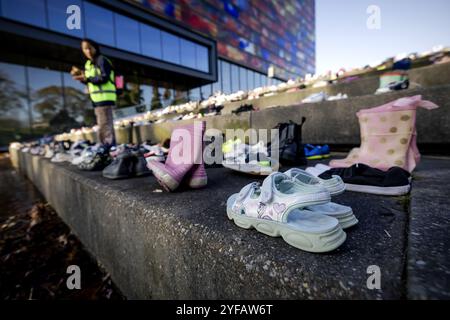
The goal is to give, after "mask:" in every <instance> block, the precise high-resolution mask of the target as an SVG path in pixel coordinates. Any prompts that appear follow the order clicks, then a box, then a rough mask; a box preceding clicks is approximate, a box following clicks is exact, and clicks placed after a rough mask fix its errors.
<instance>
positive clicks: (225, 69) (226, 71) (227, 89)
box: [220, 61, 231, 94]
mask: <svg viewBox="0 0 450 320" xmlns="http://www.w3.org/2000/svg"><path fill="white" fill-rule="evenodd" d="M220 64H221V66H222V89H223V92H224V93H225V94H228V93H231V73H230V64H229V63H228V62H225V61H220Z"/></svg>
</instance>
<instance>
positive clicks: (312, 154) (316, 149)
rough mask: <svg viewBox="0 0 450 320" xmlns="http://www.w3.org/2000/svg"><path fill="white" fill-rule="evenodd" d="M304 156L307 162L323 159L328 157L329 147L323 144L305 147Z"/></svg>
mask: <svg viewBox="0 0 450 320" xmlns="http://www.w3.org/2000/svg"><path fill="white" fill-rule="evenodd" d="M305 156H306V159H308V160H317V159H325V158H329V157H330V147H329V146H328V145H327V144H325V145H323V146H313V145H312V144H306V145H305Z"/></svg>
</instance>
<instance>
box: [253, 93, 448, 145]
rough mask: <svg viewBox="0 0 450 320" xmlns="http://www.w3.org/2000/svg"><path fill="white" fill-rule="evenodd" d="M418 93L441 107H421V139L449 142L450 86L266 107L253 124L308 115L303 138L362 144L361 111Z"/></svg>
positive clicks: (255, 114)
mask: <svg viewBox="0 0 450 320" xmlns="http://www.w3.org/2000/svg"><path fill="white" fill-rule="evenodd" d="M418 94H421V95H422V96H423V98H424V99H427V100H430V101H433V102H434V103H436V104H437V105H439V106H440V108H439V109H436V110H431V111H428V110H423V109H419V111H418V116H417V131H418V142H419V143H448V142H449V141H450V85H449V86H441V87H433V88H429V89H415V90H405V91H399V92H393V93H387V94H383V95H378V96H376V95H367V96H361V97H355V98H351V99H347V100H339V101H325V102H321V103H311V104H302V105H293V106H286V107H277V108H271V109H265V110H262V111H259V112H252V118H251V120H252V121H251V126H252V128H257V129H260V128H273V127H274V126H275V125H276V124H277V123H279V122H283V121H286V119H290V120H293V121H296V122H300V121H301V118H302V117H306V118H307V121H306V122H305V125H304V129H303V138H304V141H307V142H308V143H313V144H324V143H328V144H355V145H357V144H360V131H359V123H358V119H357V117H356V112H358V110H361V109H366V108H371V107H376V106H379V105H382V104H385V103H388V102H390V101H393V100H396V99H399V98H402V97H406V96H414V95H418ZM430 128H433V130H430Z"/></svg>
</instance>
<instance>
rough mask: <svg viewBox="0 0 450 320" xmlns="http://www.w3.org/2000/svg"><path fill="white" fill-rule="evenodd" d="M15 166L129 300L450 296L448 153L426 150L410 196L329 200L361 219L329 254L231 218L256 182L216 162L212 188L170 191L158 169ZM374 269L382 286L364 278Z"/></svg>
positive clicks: (31, 161) (25, 158) (25, 162)
mask: <svg viewBox="0 0 450 320" xmlns="http://www.w3.org/2000/svg"><path fill="white" fill-rule="evenodd" d="M311 164H314V163H311ZM20 167H21V171H23V172H26V173H27V175H28V177H29V178H30V179H31V180H32V181H33V182H34V183H35V184H36V185H37V187H38V189H40V190H41V192H42V193H43V194H44V195H45V196H46V198H47V200H48V201H49V202H50V203H51V204H52V206H53V207H54V208H55V209H56V211H57V212H58V213H59V214H60V216H61V217H62V218H63V220H64V221H65V222H66V223H67V224H68V225H69V226H70V227H71V228H72V230H73V232H74V233H75V234H77V235H78V237H79V238H80V240H81V241H82V242H83V244H84V245H85V246H86V247H87V248H88V250H89V251H90V252H91V253H92V254H93V255H94V256H95V257H96V258H97V260H98V261H99V263H101V264H102V265H103V266H105V268H106V269H107V270H108V271H109V273H110V274H111V276H112V279H113V281H114V282H115V283H116V284H117V285H118V286H119V288H120V289H121V291H122V292H123V293H124V294H125V295H126V296H127V297H129V298H157V299H166V298H169V299H404V298H412V299H423V298H426V299H433V298H448V297H449V292H450V285H449V281H450V263H449V262H450V261H449V260H450V253H449V248H450V240H449V239H450V236H449V235H448V227H449V226H450V219H449V210H448V205H449V204H450V200H449V198H448V194H449V192H448V191H449V190H448V189H449V186H448V184H447V185H446V184H445V182H446V181H448V180H449V178H450V159H449V158H427V157H425V158H424V159H423V161H422V163H421V164H420V166H419V168H418V169H417V171H416V172H415V174H414V177H415V180H414V183H413V191H412V193H411V195H410V196H404V197H385V196H376V195H369V194H363V193H355V192H346V193H344V194H343V195H341V196H338V197H336V198H333V201H334V202H337V203H341V204H344V205H348V206H351V207H352V208H353V211H354V213H355V215H356V216H357V218H358V219H359V224H358V225H357V226H356V227H354V228H352V229H350V230H348V231H347V240H346V242H345V243H344V244H343V245H342V246H341V247H340V248H339V249H337V250H336V251H334V252H331V253H326V254H312V253H308V252H304V251H301V250H298V249H296V248H294V247H291V246H289V245H288V244H286V243H285V242H284V241H283V239H281V238H271V237H268V236H266V235H263V234H261V233H258V232H257V231H255V230H244V229H240V228H238V227H237V226H236V225H234V223H233V222H231V221H229V220H228V218H227V216H226V200H227V198H228V197H229V196H230V195H231V194H233V193H236V192H239V190H240V189H241V188H242V187H243V186H244V185H246V184H248V183H249V182H252V181H255V180H258V178H257V177H253V176H247V175H243V174H240V173H236V172H232V171H230V170H228V169H225V168H209V169H207V173H208V179H209V182H208V187H207V188H204V189H200V190H189V189H186V188H182V189H181V190H179V191H177V192H174V193H166V192H162V190H161V188H160V186H159V184H158V183H157V181H156V179H155V178H154V177H152V176H150V177H144V178H133V179H128V180H115V181H112V180H108V179H105V178H103V177H102V176H101V173H99V172H80V171H79V170H78V169H77V168H75V167H73V166H70V165H68V164H54V163H50V162H49V161H48V160H45V159H40V158H38V157H35V156H31V155H28V154H26V155H25V154H21V155H20ZM287 169H288V168H283V170H282V171H284V170H287ZM371 266H372V267H371ZM373 266H376V267H379V270H380V272H381V287H380V289H376V288H375V289H373V288H372V289H371V288H369V287H368V285H367V283H368V279H369V278H370V276H371V273H370V272H368V268H369V270H370V268H373Z"/></svg>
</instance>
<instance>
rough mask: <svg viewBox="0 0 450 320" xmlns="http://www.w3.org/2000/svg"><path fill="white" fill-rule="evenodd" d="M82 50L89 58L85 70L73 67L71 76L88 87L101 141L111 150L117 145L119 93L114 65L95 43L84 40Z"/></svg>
mask: <svg viewBox="0 0 450 320" xmlns="http://www.w3.org/2000/svg"><path fill="white" fill-rule="evenodd" d="M81 50H82V51H83V54H84V56H85V57H86V58H87V61H86V64H85V65H84V70H80V69H78V68H77V67H75V66H73V67H72V70H71V71H70V74H71V75H72V78H73V79H74V80H78V81H80V82H81V83H84V84H86V85H87V88H88V91H89V97H90V98H91V101H92V105H93V106H94V110H95V116H96V119H97V125H98V127H99V128H98V138H99V141H100V143H102V144H103V145H104V146H105V147H108V148H109V147H111V146H114V145H115V144H116V139H115V136H114V122H113V108H114V106H115V105H116V100H117V93H116V84H115V77H114V69H113V65H112V63H111V61H110V60H109V59H108V58H106V57H105V56H104V55H102V54H101V53H100V48H99V46H98V44H97V43H96V42H95V41H92V40H90V39H83V40H82V41H81Z"/></svg>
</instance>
